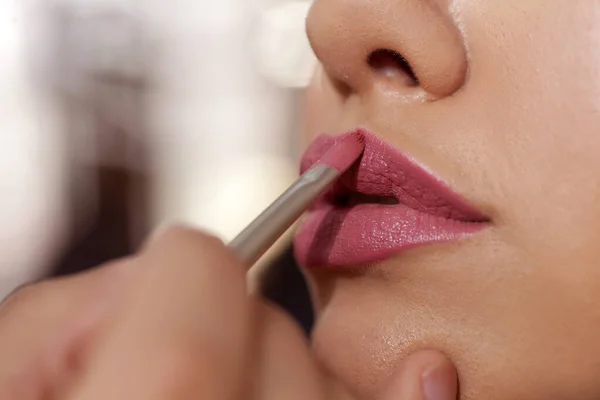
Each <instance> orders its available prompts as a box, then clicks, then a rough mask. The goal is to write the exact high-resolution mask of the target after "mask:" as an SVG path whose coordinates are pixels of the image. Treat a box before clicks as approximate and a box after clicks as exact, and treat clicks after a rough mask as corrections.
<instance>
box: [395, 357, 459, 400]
mask: <svg viewBox="0 0 600 400" xmlns="http://www.w3.org/2000/svg"><path fill="white" fill-rule="evenodd" d="M384 393H385V394H384V397H383V399H384V400H456V398H457V396H458V378H457V374H456V369H455V368H454V366H453V365H452V363H451V362H450V360H448V359H447V358H446V357H445V356H444V355H443V354H441V353H439V352H437V351H430V350H424V351H419V352H417V353H414V354H412V355H410V356H408V357H407V358H406V359H405V360H404V361H403V362H402V365H401V366H400V368H399V369H398V370H397V373H396V374H394V376H393V377H392V380H391V382H390V385H389V386H388V388H387V389H386V390H385V392H384Z"/></svg>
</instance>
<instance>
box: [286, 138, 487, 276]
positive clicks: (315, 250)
mask: <svg viewBox="0 0 600 400" xmlns="http://www.w3.org/2000/svg"><path fill="white" fill-rule="evenodd" d="M359 132H360V133H361V134H362V135H363V137H364V143H365V149H364V153H363V154H362V156H361V158H360V159H359V160H358V161H357V162H356V164H355V165H354V166H353V167H352V168H351V169H349V170H348V171H347V172H346V173H345V174H344V175H343V176H342V177H341V178H340V179H339V180H338V182H337V183H336V184H335V185H334V186H333V187H332V188H331V189H330V190H329V191H328V192H327V193H326V194H324V195H323V196H321V197H320V198H319V199H318V200H317V201H315V203H314V204H313V205H312V207H311V209H310V211H309V214H308V216H307V219H306V220H305V221H304V223H303V225H302V226H301V228H300V229H299V231H298V233H297V234H296V237H295V241H294V244H295V246H294V247H295V253H296V258H297V260H298V262H299V263H300V264H301V265H303V266H306V267H312V268H315V267H321V268H328V267H349V266H356V265H359V264H365V263H372V262H376V261H381V260H384V259H386V258H389V257H391V256H393V255H396V254H398V253H401V252H403V251H405V250H408V249H411V248H414V247H417V246H423V245H427V244H433V243H439V242H446V241H451V240H456V239H459V238H462V237H465V236H467V235H471V234H473V233H476V232H478V231H479V230H481V229H483V228H484V227H485V226H486V224H485V222H488V221H489V219H488V218H486V216H485V215H483V214H482V213H481V212H479V211H478V210H476V209H475V208H474V207H472V206H471V205H470V204H468V203H467V202H466V201H465V200H463V199H462V197H461V196H460V195H458V194H457V193H455V192H454V191H453V190H452V189H451V188H450V187H449V186H448V185H447V184H445V183H444V182H443V181H442V180H440V179H439V178H437V177H435V176H434V175H432V174H431V173H430V172H428V171H427V170H426V169H425V168H423V167H421V166H420V165H418V163H416V162H415V161H414V160H412V159H411V158H410V157H409V156H407V155H405V154H403V153H402V152H401V151H400V150H398V149H396V148H394V147H392V146H391V145H389V144H387V143H385V142H384V141H382V140H381V139H379V138H378V137H376V136H375V135H373V134H371V133H369V132H366V131H362V130H360V131H359ZM338 140H339V138H338V137H334V136H327V135H322V136H320V137H318V138H317V139H316V140H315V141H314V142H313V143H312V144H311V146H310V147H309V148H308V150H307V151H306V152H305V154H304V156H303V159H302V163H301V170H302V172H304V171H306V170H307V169H309V168H310V167H311V166H312V165H314V164H315V163H317V162H318V161H319V159H320V158H321V157H322V156H323V154H325V153H326V152H327V150H328V149H330V148H332V147H333V146H335V145H336V143H337V141H338Z"/></svg>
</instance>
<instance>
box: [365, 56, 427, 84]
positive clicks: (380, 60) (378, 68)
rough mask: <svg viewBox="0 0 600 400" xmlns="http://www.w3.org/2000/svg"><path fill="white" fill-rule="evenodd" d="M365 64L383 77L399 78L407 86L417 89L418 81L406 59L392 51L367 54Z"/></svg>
mask: <svg viewBox="0 0 600 400" xmlns="http://www.w3.org/2000/svg"><path fill="white" fill-rule="evenodd" d="M367 62H368V63H369V66H370V67H371V68H372V69H373V70H374V71H375V72H377V73H380V74H382V75H384V76H385V77H388V78H392V77H396V76H399V77H402V78H404V79H405V80H406V85H407V86H411V87H418V86H419V85H420V84H419V79H418V78H417V76H416V75H415V72H414V71H413V69H412V67H411V66H410V64H409V63H408V61H407V60H406V58H404V56H402V55H401V54H399V53H397V52H395V51H393V50H389V49H379V50H375V51H374V52H372V53H371V54H369V57H368V59H367Z"/></svg>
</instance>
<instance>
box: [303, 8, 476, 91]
mask: <svg viewBox="0 0 600 400" xmlns="http://www.w3.org/2000/svg"><path fill="white" fill-rule="evenodd" d="M306 28H307V33H308V36H309V39H310V42H311V45H312V47H313V50H314V52H315V54H316V55H317V57H318V59H319V60H320V62H321V63H322V65H323V67H324V69H325V71H326V72H327V74H328V75H329V76H330V77H331V78H332V79H333V80H334V81H337V82H338V83H341V84H343V86H344V87H347V88H348V89H349V90H350V91H351V92H355V93H359V94H360V93H363V92H367V91H370V90H374V89H375V90H384V91H386V92H389V91H393V92H396V93H399V94H403V95H418V94H425V95H427V96H428V97H429V98H433V99H439V98H443V97H446V96H450V95H452V94H453V93H455V92H456V91H457V90H458V89H460V87H462V85H463V84H464V81H465V77H466V72H467V66H468V64H467V57H466V51H465V47H464V42H463V38H462V35H461V33H460V31H459V30H458V28H457V27H456V25H455V24H454V21H453V19H452V16H451V14H450V12H447V11H446V10H444V9H443V8H442V7H440V6H439V3H438V2H435V1H423V0H394V1H390V0H315V2H314V4H313V6H312V9H311V10H310V12H309V15H308V18H307V21H306ZM418 97H419V96H417V98H418Z"/></svg>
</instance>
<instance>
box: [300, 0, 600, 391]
mask: <svg viewBox="0 0 600 400" xmlns="http://www.w3.org/2000/svg"><path fill="white" fill-rule="evenodd" d="M307 28H308V34H309V37H310V40H311V43H312V46H313V48H314V50H315V53H316V54H317V56H318V58H319V60H320V61H321V67H320V68H319V70H318V71H317V73H316V75H315V78H314V80H313V82H312V84H311V86H310V88H309V90H308V106H307V107H308V117H307V123H306V132H307V137H309V139H311V140H312V139H313V138H314V137H316V136H317V135H318V134H320V133H329V134H340V133H343V132H346V131H349V130H353V129H355V128H357V127H362V128H364V129H366V130H368V131H371V132H373V133H374V134H375V135H377V136H379V137H380V138H381V139H383V140H384V141H385V142H387V143H388V144H390V145H392V146H394V147H396V148H398V149H400V150H401V151H402V152H404V153H405V154H406V155H408V156H410V157H412V158H414V159H415V160H417V161H418V163H420V164H421V165H423V166H425V167H426V168H427V169H428V170H430V171H432V173H433V174H435V175H437V176H439V177H440V178H441V179H442V180H444V181H445V182H446V183H447V184H448V185H449V186H450V187H451V188H452V189H453V190H454V191H455V192H457V193H459V194H460V195H461V196H462V197H463V198H464V199H466V201H467V202H468V203H469V204H471V205H472V206H474V207H475V208H476V209H478V210H479V211H481V213H482V214H484V215H485V216H486V217H487V218H488V219H489V222H488V223H487V224H485V226H483V229H481V230H479V231H478V232H477V233H475V234H473V235H470V236H468V237H464V238H462V239H459V240H451V241H446V242H441V243H432V244H430V245H422V246H418V247H416V248H413V249H410V250H407V251H401V252H397V253H395V254H394V255H393V256H391V257H388V258H386V259H385V260H383V261H380V262H377V263H375V264H372V263H371V264H369V265H368V266H366V265H358V266H355V267H353V268H350V269H348V268H346V269H344V268H312V269H307V270H306V274H307V276H308V278H309V281H310V284H311V287H312V291H313V295H314V299H315V303H316V306H317V308H318V314H319V320H318V323H317V325H316V328H315V331H314V347H315V351H316V352H317V354H318V357H319V358H320V359H321V360H322V361H323V363H324V364H325V365H326V367H328V368H329V369H331V370H332V371H333V372H334V373H335V374H337V375H338V376H339V377H340V378H341V379H342V380H343V381H345V382H346V383H347V384H348V385H349V386H350V387H351V388H352V389H354V390H356V392H357V393H358V394H361V395H363V396H364V397H365V398H374V397H375V396H376V395H377V392H378V388H379V387H380V386H381V385H382V383H383V382H384V381H385V380H386V378H388V377H389V375H390V374H391V373H392V372H393V370H394V366H395V365H397V363H398V361H399V360H400V359H401V358H402V357H403V356H404V355H405V354H407V353H409V352H411V351H413V350H415V349H419V348H435V349H439V350H441V351H443V352H445V353H446V354H447V355H448V356H449V357H450V358H451V359H452V360H453V361H454V362H455V364H456V366H457V368H458V371H459V376H460V381H461V396H462V397H461V398H463V399H485V400H494V399H503V400H505V399H519V400H522V399H528V400H536V399H540V400H542V399H544V400H546V399H574V398H577V399H597V398H600V380H599V379H598V378H599V377H600V39H599V38H600V2H597V1H594V0H571V1H565V0H502V1H498V0H454V1H453V0H316V1H315V4H314V6H313V8H312V10H311V12H310V14H309V17H308V21H307ZM381 50H386V51H383V52H382V51H381ZM392 52H394V53H397V54H399V55H402V56H403V57H404V58H405V59H406V61H407V65H408V66H409V67H408V66H407V65H403V63H402V61H401V60H399V58H398V57H394V56H393V53H392ZM409 68H410V69H412V74H414V76H413V75H412V74H411V72H410V70H409ZM338 223H342V222H340V221H338Z"/></svg>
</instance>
